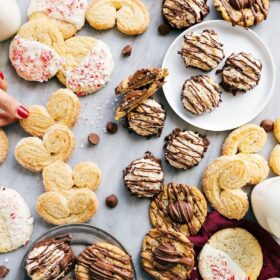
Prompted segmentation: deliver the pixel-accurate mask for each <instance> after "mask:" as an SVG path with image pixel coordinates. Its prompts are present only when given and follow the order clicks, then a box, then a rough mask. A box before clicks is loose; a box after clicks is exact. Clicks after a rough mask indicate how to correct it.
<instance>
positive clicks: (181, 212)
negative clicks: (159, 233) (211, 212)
mask: <svg viewBox="0 0 280 280" xmlns="http://www.w3.org/2000/svg"><path fill="white" fill-rule="evenodd" d="M206 216H207V203H206V200H205V198H204V196H203V194H202V193H201V192H200V190H199V189H198V188H196V187H192V186H188V185H184V184H173V183H170V184H168V185H167V186H164V188H163V191H162V192H161V193H160V194H159V195H157V196H156V197H155V198H154V200H153V201H152V203H151V206H150V218H151V222H152V225H153V226H154V227H161V228H164V229H174V230H176V231H178V232H181V233H183V234H184V235H186V236H189V235H195V234H196V233H197V232H198V231H199V230H200V228H201V226H202V225H203V223H204V221H205V219H206Z"/></svg>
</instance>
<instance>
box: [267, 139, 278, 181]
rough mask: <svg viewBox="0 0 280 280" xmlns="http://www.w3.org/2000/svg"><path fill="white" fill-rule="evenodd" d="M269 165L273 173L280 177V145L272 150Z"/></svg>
mask: <svg viewBox="0 0 280 280" xmlns="http://www.w3.org/2000/svg"><path fill="white" fill-rule="evenodd" d="M269 165H270V167H271V169H272V171H273V172H274V173H275V174H276V175H278V176H280V145H279V144H278V145H276V146H275V147H274V149H273V150H272V152H271V154H270V158H269Z"/></svg>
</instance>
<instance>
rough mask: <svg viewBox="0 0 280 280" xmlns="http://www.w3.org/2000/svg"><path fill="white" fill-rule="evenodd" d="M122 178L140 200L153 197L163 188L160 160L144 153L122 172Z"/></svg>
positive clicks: (148, 153)
mask: <svg viewBox="0 0 280 280" xmlns="http://www.w3.org/2000/svg"><path fill="white" fill-rule="evenodd" d="M123 178H124V182H125V185H126V187H127V188H128V189H129V190H130V191H131V193H132V194H134V195H136V196H137V197H140V198H149V197H153V196H154V195H156V194H158V193H159V192H161V191H162V188H163V180H164V174H163V168H162V165H161V160H160V159H158V158H156V157H154V156H153V155H152V153H150V152H146V153H145V155H144V157H142V158H140V159H137V160H135V161H133V162H132V163H131V164H130V165H129V166H128V167H127V168H126V169H125V170H124V171H123Z"/></svg>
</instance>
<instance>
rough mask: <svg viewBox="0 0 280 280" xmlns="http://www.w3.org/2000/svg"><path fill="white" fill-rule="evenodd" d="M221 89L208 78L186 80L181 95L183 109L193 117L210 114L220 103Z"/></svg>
mask: <svg viewBox="0 0 280 280" xmlns="http://www.w3.org/2000/svg"><path fill="white" fill-rule="evenodd" d="M221 93H222V91H221V89H220V87H219V85H217V84H216V83H215V82H214V81H213V80H212V79H211V78H210V77H208V76H201V75H199V76H195V77H191V78H190V79H188V80H186V82H185V84H184V86H183V90H182V93H181V101H182V103H183V106H184V108H185V109H186V110H187V111H189V112H191V113H192V114H194V115H201V114H203V113H205V112H208V113H210V112H212V111H213V110H214V109H215V108H216V107H218V106H219V104H220V102H221Z"/></svg>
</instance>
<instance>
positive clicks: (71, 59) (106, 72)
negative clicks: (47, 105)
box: [57, 36, 114, 96]
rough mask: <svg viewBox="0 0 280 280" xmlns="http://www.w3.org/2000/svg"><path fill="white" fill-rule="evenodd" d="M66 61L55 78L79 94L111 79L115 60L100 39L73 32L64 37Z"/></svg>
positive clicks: (87, 91) (101, 86)
mask: <svg viewBox="0 0 280 280" xmlns="http://www.w3.org/2000/svg"><path fill="white" fill-rule="evenodd" d="M65 48H66V51H65V56H64V59H65V63H64V65H63V67H62V69H61V71H59V72H58V74H57V78H58V79H59V81H60V82H61V83H62V84H64V85H65V86H66V87H67V88H69V89H71V90H72V91H73V92H75V93H76V94H77V95H78V96H83V95H88V94H90V93H94V92H96V91H98V90H100V89H101V88H103V87H104V86H105V85H106V84H107V83H108V82H109V80H110V77H111V74H112V72H113V69H114V60H113V56H112V53H111V51H110V49H109V47H108V46H107V45H106V44H105V43H104V42H103V41H101V40H97V39H95V38H93V37H87V36H75V37H73V38H70V39H68V40H66V41H65Z"/></svg>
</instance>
